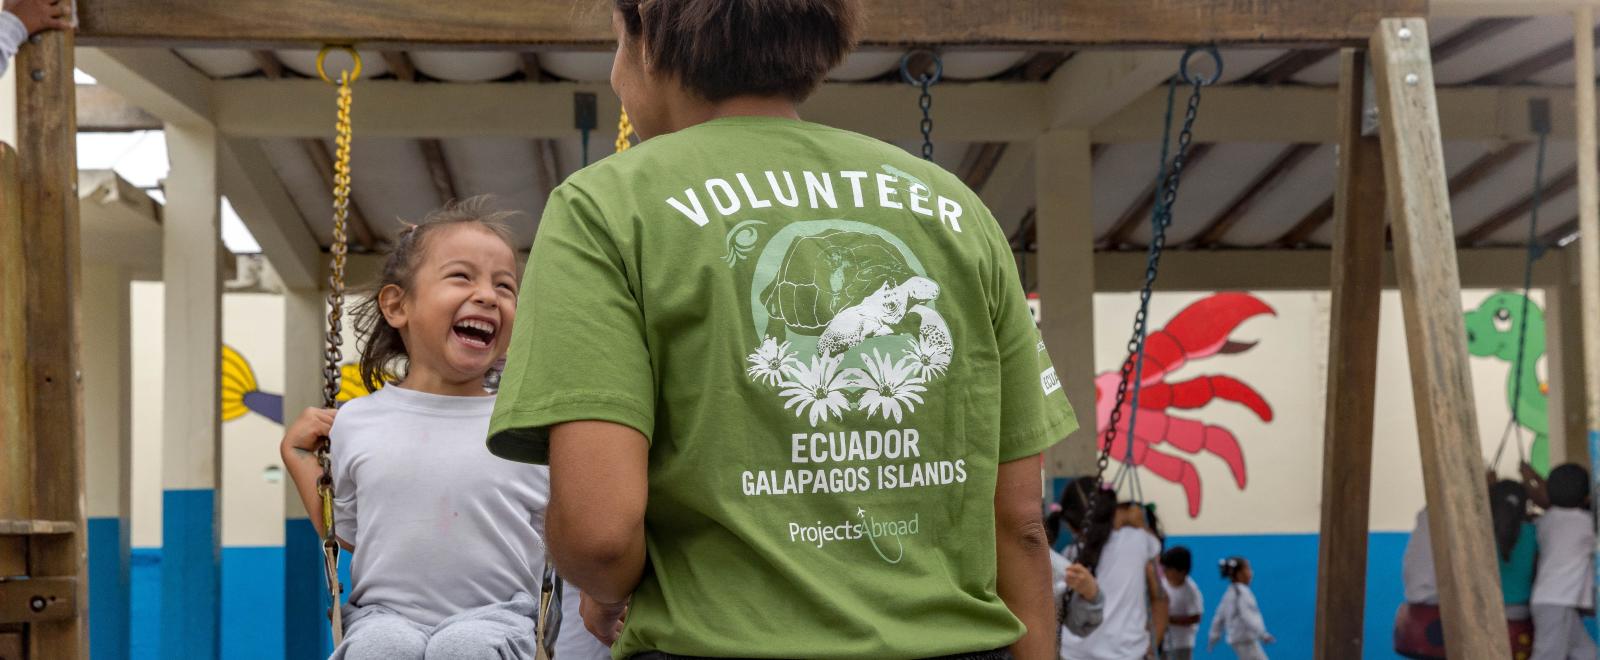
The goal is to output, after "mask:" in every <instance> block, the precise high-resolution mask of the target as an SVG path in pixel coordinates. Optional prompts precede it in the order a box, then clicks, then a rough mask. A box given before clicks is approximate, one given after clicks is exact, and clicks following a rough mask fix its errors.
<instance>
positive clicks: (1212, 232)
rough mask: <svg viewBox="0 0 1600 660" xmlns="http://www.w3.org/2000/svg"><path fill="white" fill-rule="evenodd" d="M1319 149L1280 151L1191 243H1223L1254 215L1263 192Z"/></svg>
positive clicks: (1294, 147) (1305, 147)
mask: <svg viewBox="0 0 1600 660" xmlns="http://www.w3.org/2000/svg"><path fill="white" fill-rule="evenodd" d="M1318 146H1320V145H1315V144H1294V145H1290V146H1288V147H1287V148H1285V149H1284V150H1283V151H1281V152H1279V153H1278V157H1277V158H1274V159H1273V160H1272V163H1271V164H1270V165H1267V167H1266V169H1264V170H1262V172H1261V174H1259V175H1257V176H1256V178H1255V180H1254V181H1251V182H1250V183H1249V184H1248V185H1246V186H1245V187H1244V190H1241V191H1239V194H1238V195H1235V196H1234V198H1233V200H1232V201H1230V202H1228V205H1227V206H1226V207H1224V208H1223V209H1222V211H1221V212H1219V213H1217V215H1216V217H1215V218H1213V219H1212V220H1211V221H1210V222H1207V223H1206V228H1205V229H1202V230H1200V233H1199V234H1198V235H1196V236H1195V238H1194V239H1193V240H1192V241H1190V243H1191V244H1192V245H1196V246H1212V245H1216V244H1218V243H1221V242H1222V239H1223V237H1225V236H1227V235H1228V230H1230V229H1233V226H1234V225H1236V224H1238V223H1239V221H1240V220H1242V219H1244V216H1245V214H1246V213H1249V212H1250V207H1251V206H1253V205H1254V204H1255V201H1256V200H1257V199H1259V198H1260V197H1261V195H1262V193H1265V192H1268V191H1270V190H1272V189H1273V188H1276V187H1277V185H1278V184H1279V183H1282V182H1283V179H1284V177H1287V176H1288V175H1289V173H1290V172H1293V171H1294V168H1295V167H1297V166H1299V165H1300V163H1302V162H1304V161H1305V159H1306V158H1307V157H1309V156H1310V155H1311V154H1312V153H1314V152H1316V150H1317V147H1318Z"/></svg>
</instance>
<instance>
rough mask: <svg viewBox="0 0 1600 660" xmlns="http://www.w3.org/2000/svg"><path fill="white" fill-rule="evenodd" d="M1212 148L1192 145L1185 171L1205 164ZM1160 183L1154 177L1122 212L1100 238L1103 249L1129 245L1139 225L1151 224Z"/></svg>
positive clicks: (1207, 143) (1203, 144)
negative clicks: (1129, 238)
mask: <svg viewBox="0 0 1600 660" xmlns="http://www.w3.org/2000/svg"><path fill="white" fill-rule="evenodd" d="M1211 147H1212V145H1211V143H1209V142H1202V143H1196V144H1192V145H1190V146H1189V156H1188V159H1187V161H1186V162H1185V164H1184V169H1185V171H1189V172H1193V171H1194V168H1195V167H1196V166H1198V165H1199V164H1200V163H1202V162H1204V161H1205V158H1206V154H1208V153H1211ZM1160 183H1161V182H1160V181H1156V180H1154V177H1152V180H1151V181H1150V183H1148V184H1145V187H1144V190H1143V191H1142V192H1140V193H1139V196H1138V197H1135V198H1134V202H1133V204H1131V205H1129V206H1128V208H1127V209H1126V210H1124V211H1123V212H1122V215H1121V216H1118V217H1117V223H1116V224H1115V225H1112V226H1111V231H1108V232H1106V235H1105V236H1103V237H1101V238H1100V246H1101V247H1102V248H1104V247H1116V246H1119V245H1127V244H1128V237H1129V236H1132V235H1133V230H1134V229H1135V228H1137V227H1138V226H1139V223H1141V222H1149V220H1150V210H1151V209H1152V208H1154V207H1155V204H1156V194H1157V193H1159V192H1160V190H1158V188H1157V187H1158V186H1159V185H1160Z"/></svg>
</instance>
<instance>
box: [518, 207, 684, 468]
mask: <svg viewBox="0 0 1600 660" xmlns="http://www.w3.org/2000/svg"><path fill="white" fill-rule="evenodd" d="M634 284H635V283H634V282H632V281H630V278H629V269H628V267H627V265H626V263H625V261H624V259H623V252H622V251H621V250H619V248H618V241H617V240H616V237H615V235H614V233H613V232H612V231H611V229H610V227H609V226H608V224H607V221H606V218H605V217H604V216H603V214H602V213H601V211H600V209H599V208H598V207H597V206H596V204H595V203H594V200H593V198H591V197H590V196H589V195H587V194H586V193H585V192H584V191H582V190H580V189H578V188H576V187H574V186H573V185H572V184H571V183H568V184H566V185H563V186H561V187H560V188H557V189H556V190H555V192H553V193H552V194H551V196H550V200H549V201H548V202H547V203H546V205H545V211H544V216H543V218H542V219H541V220H540V221H539V233H538V235H537V237H536V238H535V239H534V242H533V250H532V253H531V254H530V255H529V256H528V267H527V270H526V271H525V275H524V276H523V279H522V294H521V296H520V297H519V298H518V302H517V321H516V327H514V328H513V329H512V331H511V343H510V347H509V349H508V351H507V355H506V368H505V372H504V374H502V376H501V380H500V392H499V396H498V399H497V400H496V402H495V409H494V417H493V418H492V419H491V421H490V424H489V451H491V452H493V453H494V454H495V455H497V456H500V457H503V458H508V459H511V460H516V461H523V462H528V463H540V464H544V463H548V462H549V450H550V436H549V430H550V427H551V426H553V425H556V424H560V423H563V422H572V421H581V420H597V421H605V422H613V423H617V424H622V425H625V426H629V427H632V428H634V429H637V430H638V431H639V432H640V433H643V434H644V435H645V437H646V438H649V437H650V436H651V433H652V431H653V430H654V429H653V426H654V420H655V405H654V402H655V391H654V378H653V377H652V376H651V373H652V372H651V366H650V355H649V352H648V350H647V348H646V346H645V339H644V320H643V316H642V314H641V312H640V308H639V303H638V300H637V299H636V297H635V296H634Z"/></svg>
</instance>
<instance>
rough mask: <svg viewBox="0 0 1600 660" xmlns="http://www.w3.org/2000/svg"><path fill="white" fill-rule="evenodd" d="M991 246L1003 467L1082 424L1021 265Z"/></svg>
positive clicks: (1006, 248)
mask: <svg viewBox="0 0 1600 660" xmlns="http://www.w3.org/2000/svg"><path fill="white" fill-rule="evenodd" d="M986 215H987V214H986ZM989 222H990V223H992V222H993V221H992V220H990V221H989ZM993 236H996V237H997V236H999V232H998V231H996V232H994V233H993ZM990 242H991V244H996V247H995V249H994V250H993V251H992V254H993V256H994V262H995V265H996V267H995V268H992V269H991V272H993V273H994V274H995V279H996V281H995V282H994V283H993V285H992V286H991V287H990V290H991V291H993V292H994V294H993V295H994V296H995V301H994V304H993V305H992V306H991V309H993V310H994V332H995V341H996V344H997V346H998V348H999V351H1000V462H1002V463H1004V462H1007V461H1014V460H1017V459H1020V458H1025V457H1028V456H1033V455H1035V454H1038V453H1040V452H1043V451H1044V450H1046V449H1048V448H1050V447H1051V446H1052V445H1054V444H1056V443H1057V442H1060V441H1061V440H1062V439H1063V438H1065V437H1067V434H1069V433H1072V432H1073V431H1076V430H1077V429H1078V418H1077V416H1076V415H1075V414H1074V413H1073V412H1072V405H1071V404H1070V403H1068V402H1067V395H1066V392H1065V391H1064V390H1063V388H1062V384H1061V381H1060V379H1059V378H1057V376H1056V369H1055V366H1054V365H1053V364H1052V363H1051V362H1050V353H1049V352H1048V351H1046V350H1045V346H1044V338H1043V337H1041V336H1040V335H1039V327H1038V325H1037V324H1035V323H1034V321H1033V314H1032V313H1031V312H1029V311H1028V299H1027V296H1026V295H1025V294H1024V293H1023V292H1022V280H1021V278H1020V277H1019V276H1018V275H1017V264H1016V259H1015V257H1013V256H1012V254H1011V251H1010V247H1009V246H1008V245H1007V246H1002V245H999V243H1000V242H1001V241H1000V240H999V239H995V238H991V240H990Z"/></svg>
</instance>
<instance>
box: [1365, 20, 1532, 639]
mask: <svg viewBox="0 0 1600 660" xmlns="http://www.w3.org/2000/svg"><path fill="white" fill-rule="evenodd" d="M1427 44H1428V28H1427V23H1426V22H1425V21H1424V20H1422V19H1385V20H1383V21H1381V22H1380V23H1379V27H1378V30H1377V32H1375V33H1374V34H1373V37H1372V60H1373V69H1374V71H1373V73H1374V78H1375V80H1376V81H1377V84H1376V88H1377V95H1378V112H1379V126H1380V128H1381V135H1382V143H1383V162H1384V168H1383V169H1384V188H1385V197H1386V199H1387V203H1388V211H1389V218H1390V222H1391V223H1393V234H1394V242H1395V261H1396V267H1397V269H1398V271H1399V274H1400V294H1401V295H1400V298H1401V307H1402V308H1403V310H1404V315H1405V327H1406V336H1407V343H1408V348H1409V350H1408V353H1409V354H1410V361H1411V386H1412V392H1413V394H1412V398H1413V400H1414V402H1415V405H1416V412H1417V435H1418V436H1419V439H1420V441H1421V442H1420V444H1421V446H1422V476H1423V486H1424V489H1425V491H1426V493H1427V501H1428V523H1429V531H1430V532H1431V535H1432V538H1433V559H1434V566H1436V567H1437V570H1436V571H1435V572H1436V573H1437V575H1438V578H1439V580H1438V581H1439V604H1440V609H1441V610H1442V613H1443V618H1444V636H1445V647H1446V648H1449V649H1450V655H1451V657H1452V658H1455V659H1457V660H1461V659H1465V660H1475V659H1479V658H1482V659H1484V660H1488V659H1490V658H1496V659H1498V658H1504V657H1506V637H1505V606H1504V604H1503V601H1502V600H1501V595H1500V580H1499V569H1498V567H1497V564H1496V561H1495V556H1494V544H1493V543H1490V542H1489V539H1491V538H1492V536H1491V529H1490V523H1489V506H1488V504H1489V501H1488V492H1487V486H1486V484H1485V483H1484V479H1483V474H1484V472H1483V457H1482V456H1481V455H1480V454H1479V452H1480V449H1479V447H1478V440H1477V438H1478V423H1477V411H1476V409H1475V407H1474V406H1475V404H1474V403H1473V401H1474V400H1473V398H1472V379H1471V376H1470V374H1469V373H1468V370H1467V340H1466V330H1465V328H1464V327H1463V326H1462V325H1461V315H1462V309H1461V278H1460V276H1459V274H1458V272H1457V266H1456V248H1455V236H1454V231H1453V227H1452V225H1451V222H1450V194H1449V189H1448V187H1447V182H1446V180H1445V170H1444V150H1443V142H1442V140H1441V139H1440V137H1439V110H1438V105H1437V99H1435V97H1434V92H1433V65H1432V62H1431V60H1430V59H1429V56H1428V48H1427Z"/></svg>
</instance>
